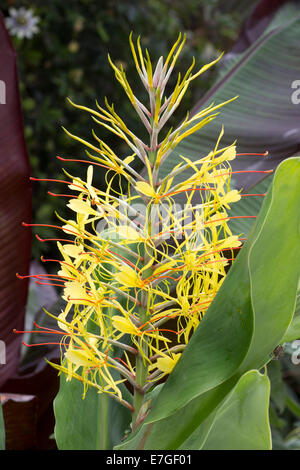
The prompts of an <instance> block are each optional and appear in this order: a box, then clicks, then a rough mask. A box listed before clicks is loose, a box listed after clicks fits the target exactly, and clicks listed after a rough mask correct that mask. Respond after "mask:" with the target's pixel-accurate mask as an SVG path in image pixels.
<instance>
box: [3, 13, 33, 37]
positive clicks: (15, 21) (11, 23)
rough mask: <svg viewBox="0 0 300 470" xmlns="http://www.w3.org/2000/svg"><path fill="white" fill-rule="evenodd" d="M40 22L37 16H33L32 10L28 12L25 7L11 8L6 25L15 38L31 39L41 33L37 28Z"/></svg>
mask: <svg viewBox="0 0 300 470" xmlns="http://www.w3.org/2000/svg"><path fill="white" fill-rule="evenodd" d="M39 20H40V19H39V18H38V17H37V16H34V15H33V11H32V10H26V8H24V7H21V8H18V9H17V8H10V9H9V17H8V18H6V19H5V24H6V27H7V29H8V30H9V32H10V34H12V35H13V36H17V37H18V38H20V39H23V38H28V39H30V38H32V36H34V35H35V34H36V33H37V32H38V31H39V28H38V26H37V23H38V22H39Z"/></svg>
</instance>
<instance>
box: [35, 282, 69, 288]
mask: <svg viewBox="0 0 300 470" xmlns="http://www.w3.org/2000/svg"><path fill="white" fill-rule="evenodd" d="M34 282H35V283H36V284H39V285H40V286H54V287H65V285H64V284H55V283H51V282H40V281H34Z"/></svg>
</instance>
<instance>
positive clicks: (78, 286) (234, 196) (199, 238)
mask: <svg viewBox="0 0 300 470" xmlns="http://www.w3.org/2000/svg"><path fill="white" fill-rule="evenodd" d="M185 41H186V37H185V36H182V35H181V34H180V35H179V36H178V38H177V40H176V42H175V43H174V45H173V46H172V47H171V50H170V52H169V54H168V55H167V58H166V60H165V61H164V59H163V58H162V57H159V58H158V60H157V62H156V66H155V67H154V66H153V65H152V63H151V59H150V54H149V52H148V50H147V49H146V50H145V52H143V50H142V48H141V40H140V37H138V39H137V41H136V44H134V42H133V36H132V33H131V34H130V37H129V44H130V48H131V52H132V57H133V62H134V64H135V67H136V70H137V73H138V75H139V77H140V79H141V81H142V83H143V85H144V87H145V89H146V93H147V103H146V102H145V103H144V102H141V101H139V100H138V99H137V98H136V97H135V95H134V93H133V90H132V89H131V87H130V85H129V83H128V80H127V78H126V74H125V71H124V69H123V67H122V66H117V65H116V64H115V63H113V61H112V60H111V58H110V56H108V60H109V63H110V65H111V67H112V70H113V73H114V75H115V77H116V80H117V81H118V82H119V83H120V84H121V86H122V87H123V89H124V91H125V93H126V94H127V96H128V98H129V100H130V102H131V103H132V104H133V106H134V108H135V110H136V112H137V114H138V115H139V117H140V119H141V121H142V123H143V124H144V126H145V128H146V131H147V132H148V137H147V139H148V140H147V142H142V141H141V140H140V139H139V138H138V137H137V136H136V135H135V134H134V132H132V131H131V130H130V129H129V128H128V127H127V125H126V123H125V122H124V121H123V119H122V118H121V117H120V116H119V114H118V113H117V112H116V110H115V107H114V105H113V104H109V102H108V101H107V99H106V98H105V106H104V107H101V106H100V105H99V104H98V102H97V101H96V110H92V109H90V108H88V107H85V106H79V105H76V104H74V103H73V102H71V100H69V101H70V102H71V104H72V105H73V106H75V107H76V108H77V109H80V110H82V111H84V112H88V113H90V116H91V117H92V119H93V122H96V123H97V124H100V125H101V127H100V128H99V129H100V130H103V127H104V128H105V129H107V130H108V131H110V132H111V133H112V134H114V135H117V136H118V137H119V138H121V139H122V140H123V142H124V143H125V144H127V145H128V147H129V150H128V152H126V153H125V155H127V156H126V157H125V158H124V159H123V160H122V158H121V157H118V156H117V155H116V154H115V153H114V151H113V150H112V148H110V146H109V145H108V144H107V143H105V142H104V141H103V140H102V139H101V135H100V133H99V136H98V135H97V134H96V132H94V131H92V135H93V138H94V139H95V140H94V141H93V144H92V143H90V142H88V141H86V140H84V139H81V138H80V137H77V136H75V135H73V134H71V133H70V132H68V131H66V130H65V132H66V133H67V134H68V135H69V136H70V137H71V138H72V139H75V140H76V141H77V142H80V143H81V144H82V145H83V146H84V147H85V152H86V155H87V156H86V158H89V159H90V160H91V164H90V165H89V166H88V167H87V171H86V180H84V179H82V178H78V177H74V176H72V175H70V174H68V173H67V172H66V171H64V173H65V175H66V178H68V181H69V184H68V188H69V189H70V190H71V192H72V195H75V197H74V196H73V197H72V195H71V196H70V200H69V201H68V202H67V207H68V208H69V209H70V210H71V211H72V215H71V216H70V220H64V219H62V218H61V217H60V216H58V218H59V220H61V222H62V224H61V225H62V226H61V229H62V231H63V232H64V233H66V234H67V235H68V239H69V240H70V241H69V242H68V241H66V242H64V243H63V244H62V243H60V242H58V249H59V251H60V253H61V261H60V262H59V269H58V276H60V282H61V284H62V285H63V286H64V287H63V294H62V298H63V299H64V300H65V302H66V307H65V309H64V310H63V311H61V312H60V313H59V315H58V316H57V322H58V326H59V327H60V328H61V330H62V332H63V333H65V337H64V340H63V344H64V345H65V355H64V358H63V361H62V364H61V365H56V366H55V367H56V368H57V369H58V370H60V371H61V372H63V373H65V374H66V375H67V377H68V379H69V380H71V379H76V380H80V381H81V382H82V383H83V393H84V395H85V393H86V392H87V390H88V388H89V387H91V386H92V387H95V388H96V389H97V391H99V393H107V394H109V396H111V397H113V398H114V399H116V400H117V401H119V402H121V403H122V404H125V406H127V407H128V408H129V409H131V411H132V410H133V408H134V411H133V425H134V424H135V423H136V420H137V417H138V411H139V409H140V408H141V406H142V403H143V399H144V396H145V395H144V394H141V393H140V391H141V390H143V391H147V390H148V389H149V388H150V387H151V386H154V382H156V381H157V380H160V379H161V378H162V377H163V376H165V375H166V374H170V373H172V370H173V368H174V366H175V364H176V363H177V361H178V360H179V358H180V355H181V352H180V353H179V352H178V351H181V349H180V348H181V347H182V346H184V345H185V344H187V343H188V341H189V339H190V337H191V335H192V334H193V332H194V331H195V329H196V328H197V326H198V324H199V322H200V321H201V320H202V318H203V316H204V315H205V314H206V311H207V309H208V307H209V305H210V304H211V302H212V301H213V299H214V297H215V295H216V293H217V292H218V290H219V289H220V286H221V285H222V282H223V280H224V278H225V276H226V269H225V268H226V265H227V264H228V263H229V262H230V261H229V260H228V259H227V258H225V256H224V252H225V250H226V251H229V252H230V250H234V249H238V248H239V247H240V246H241V241H240V240H239V239H238V237H237V236H236V235H233V234H232V233H231V230H230V228H229V225H228V223H229V215H228V214H229V209H230V206H231V204H232V203H234V202H235V201H238V200H239V199H240V197H241V196H240V194H239V192H238V191H237V190H235V189H232V188H230V180H231V174H232V171H231V166H230V163H231V161H232V160H233V159H234V158H235V156H236V147H235V143H233V144H232V145H230V146H225V147H224V148H221V146H220V141H221V138H222V136H223V134H224V129H223V128H222V130H221V132H220V134H219V136H218V139H217V142H216V145H215V147H214V148H213V149H212V151H211V152H209V153H208V154H207V155H204V156H202V155H199V158H198V159H197V160H193V161H192V160H191V159H189V158H188V155H182V156H181V161H180V163H179V164H178V163H176V164H175V165H174V167H173V168H172V169H171V170H170V172H169V174H168V175H167V176H164V177H163V179H162V180H160V178H159V171H160V167H161V166H162V165H163V164H164V162H165V161H166V159H167V158H168V157H169V156H170V155H172V152H173V149H174V148H175V147H176V146H177V145H178V144H179V143H180V142H181V141H182V140H183V139H185V138H186V137H188V136H190V135H192V134H193V133H194V132H197V131H199V130H200V129H201V128H202V127H203V126H204V125H206V124H207V123H209V122H210V121H211V120H212V119H214V118H215V117H216V116H217V114H218V112H219V110H220V108H221V107H222V106H224V105H225V104H227V103H229V102H231V101H232V100H233V99H234V98H232V99H229V100H227V101H226V102H224V103H220V104H217V105H215V104H214V103H212V104H211V105H210V106H208V107H206V108H205V109H203V110H200V111H199V112H197V113H196V114H195V115H194V116H192V117H190V115H189V113H187V114H186V117H185V119H184V120H183V121H182V122H181V124H180V125H179V126H178V127H174V128H173V129H172V128H171V129H168V130H166V132H165V134H164V136H163V137H161V130H162V128H163V126H164V125H165V124H166V123H167V121H168V120H169V118H170V117H171V116H172V115H173V113H174V111H175V110H176V108H177V107H178V106H179V104H180V103H181V101H182V99H183V97H184V95H185V92H186V90H187V88H188V86H189V84H190V82H191V81H192V80H194V79H196V78H197V77H199V75H200V74H202V73H203V72H204V71H205V70H207V69H208V68H209V67H211V66H212V65H213V64H215V63H216V62H217V61H218V60H220V57H218V58H217V59H216V60H214V61H212V62H211V63H210V64H207V65H205V66H203V67H201V68H200V70H199V71H198V72H196V73H193V71H194V67H195V59H194V58H193V61H192V63H191V65H190V66H189V68H188V69H187V70H186V72H185V73H183V74H181V75H180V74H179V75H178V78H177V82H176V85H175V87H174V89H173V92H172V93H171V94H170V95H169V96H168V97H164V93H165V89H166V85H167V83H168V80H169V77H170V75H171V73H172V70H173V68H174V66H175V64H176V61H177V59H178V57H179V55H180V53H181V51H182V48H183V46H184V43H185ZM135 157H138V159H140V160H141V161H142V162H143V164H144V166H145V170H146V171H145V172H144V173H142V174H141V171H140V170H137V169H135V165H134V163H135V162H133V160H134V158H135ZM170 158H171V159H172V156H171V157H170ZM87 161H88V160H83V162H85V163H86V162H87ZM131 164H132V165H131ZM99 167H100V171H105V182H106V187H105V190H101V189H97V188H96V187H95V186H94V185H93V168H94V169H95V171H96V170H98V168H99ZM185 171H186V174H187V173H188V176H186V177H185V178H184V176H185V174H184V172H185ZM182 175H183V177H181V176H182ZM178 177H179V178H180V179H179V178H178ZM178 180H179V182H178ZM124 182H125V184H123V183H124ZM196 196H197V203H195V204H194V202H195V199H196ZM180 198H181V199H183V198H184V200H185V202H186V205H185V207H184V208H183V207H181V208H178V207H177V201H178V200H179V199H180ZM141 204H143V209H140V207H137V205H141ZM232 256H233V255H232ZM170 319H173V322H176V323H175V324H176V327H174V326H172V327H171V328H173V329H174V331H173V330H171V331H170V329H169V328H168V326H169V325H168V324H166V325H165V323H167V322H168V321H169V320H170ZM173 322H172V323H173ZM91 329H93V334H91ZM124 336H126V343H127V342H129V343H131V344H130V345H128V344H127V345H123V346H126V347H123V349H124V351H125V352H124V355H123V357H122V359H121V357H120V356H119V359H120V360H117V359H116V358H115V357H114V352H113V350H114V348H115V346H116V347H118V348H119V347H122V342H120V341H119V340H120V338H122V337H124ZM170 337H172V340H171V339H170ZM66 338H70V341H69V344H67V342H66ZM127 339H128V341H127ZM174 343H175V345H176V346H174ZM128 348H131V349H130V352H131V353H133V355H134V358H132V357H133V356H132V354H130V355H129V354H128V355H127V354H126V351H127V352H128V351H129V350H128ZM178 348H179V349H178ZM147 367H148V371H149V372H150V375H148V372H147ZM111 368H113V369H114V371H112V370H111ZM147 377H148V378H147ZM124 380H128V381H129V382H130V383H131V385H132V386H133V390H134V394H133V397H132V399H131V403H127V404H126V403H125V401H124V399H123V398H122V393H121V389H120V384H121V383H123V382H124Z"/></svg>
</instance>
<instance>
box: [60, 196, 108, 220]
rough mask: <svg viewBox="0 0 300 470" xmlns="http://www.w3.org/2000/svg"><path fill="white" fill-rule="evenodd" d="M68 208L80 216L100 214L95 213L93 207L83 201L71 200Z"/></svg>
mask: <svg viewBox="0 0 300 470" xmlns="http://www.w3.org/2000/svg"><path fill="white" fill-rule="evenodd" d="M67 206H68V207H69V208H70V209H72V210H73V211H74V212H77V213H78V214H84V215H87V214H89V215H99V217H100V214H99V212H97V211H95V210H94V209H92V208H91V206H90V205H89V204H88V203H87V202H85V201H82V200H81V199H71V200H70V202H69V204H67Z"/></svg>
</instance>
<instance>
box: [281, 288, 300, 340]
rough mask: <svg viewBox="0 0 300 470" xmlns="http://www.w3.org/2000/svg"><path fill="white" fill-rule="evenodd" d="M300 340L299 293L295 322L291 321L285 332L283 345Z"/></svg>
mask: <svg viewBox="0 0 300 470" xmlns="http://www.w3.org/2000/svg"><path fill="white" fill-rule="evenodd" d="M299 338H300V293H298V297H297V302H296V308H295V313H294V317H293V320H292V321H291V323H290V325H289V327H288V329H287V331H286V332H285V334H284V336H283V338H282V340H281V341H280V342H281V343H287V342H289V341H294V340H295V339H299Z"/></svg>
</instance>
